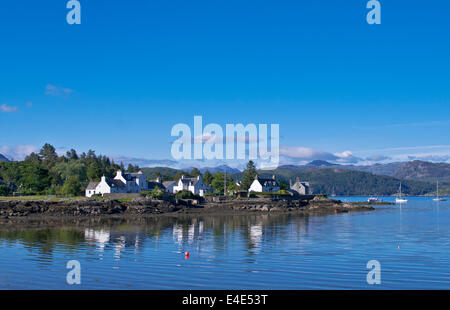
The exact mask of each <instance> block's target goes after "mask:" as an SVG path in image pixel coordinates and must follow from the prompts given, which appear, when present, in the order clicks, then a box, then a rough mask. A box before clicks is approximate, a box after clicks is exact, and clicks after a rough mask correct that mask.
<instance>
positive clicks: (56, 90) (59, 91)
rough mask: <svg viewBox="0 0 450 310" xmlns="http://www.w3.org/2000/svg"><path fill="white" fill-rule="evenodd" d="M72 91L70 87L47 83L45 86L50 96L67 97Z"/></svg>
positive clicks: (46, 92)
mask: <svg viewBox="0 0 450 310" xmlns="http://www.w3.org/2000/svg"><path fill="white" fill-rule="evenodd" d="M72 93H73V90H72V89H70V88H64V87H59V86H55V85H52V84H47V85H46V86H45V94H46V95H49V96H55V97H67V96H69V95H70V94H72Z"/></svg>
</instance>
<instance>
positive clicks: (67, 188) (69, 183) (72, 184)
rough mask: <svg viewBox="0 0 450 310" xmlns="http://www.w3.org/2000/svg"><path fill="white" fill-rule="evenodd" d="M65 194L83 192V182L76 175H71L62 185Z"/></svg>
mask: <svg viewBox="0 0 450 310" xmlns="http://www.w3.org/2000/svg"><path fill="white" fill-rule="evenodd" d="M62 193H63V195H67V196H79V195H81V193H82V188H81V182H80V180H79V179H78V177H77V176H76V175H73V176H70V177H69V178H68V179H67V180H66V182H64V185H63V187H62Z"/></svg>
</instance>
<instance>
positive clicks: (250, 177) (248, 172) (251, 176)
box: [241, 160, 257, 190]
mask: <svg viewBox="0 0 450 310" xmlns="http://www.w3.org/2000/svg"><path fill="white" fill-rule="evenodd" d="M256 175H257V172H256V167H255V163H254V162H253V161H251V160H250V161H249V162H248V164H247V169H245V170H244V172H243V175H242V183H241V188H242V189H244V190H248V189H249V188H250V185H252V183H253V181H254V180H255V176H256Z"/></svg>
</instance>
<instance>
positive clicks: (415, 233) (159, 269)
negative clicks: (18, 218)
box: [0, 197, 450, 289]
mask: <svg viewBox="0 0 450 310" xmlns="http://www.w3.org/2000/svg"><path fill="white" fill-rule="evenodd" d="M342 199H343V200H347V201H352V200H356V201H361V200H363V199H366V198H354V197H353V198H342ZM385 200H392V198H386V199H385ZM399 246H400V248H398V247H399ZM185 251H189V252H190V254H191V255H190V258H189V259H185V257H184V254H183V253H184V252H185ZM374 259H375V260H378V261H379V262H380V264H381V281H382V283H381V285H378V286H376V287H373V286H370V285H368V284H367V282H366V275H367V272H368V271H369V270H368V269H366V264H367V262H368V261H369V260H374ZM69 260H78V261H79V262H80V263H81V281H82V282H81V285H68V284H67V283H66V274H67V272H68V270H67V269H66V263H67V261H69ZM355 288H356V289H373V288H378V289H449V288H450V202H440V203H437V202H433V201H431V199H430V198H410V201H409V202H408V203H407V204H405V205H402V206H398V205H397V206H385V207H377V210H376V211H372V212H361V213H352V214H340V215H330V216H323V217H300V216H289V215H278V216H276V215H254V216H213V217H212V216H208V217H186V218H169V217H162V218H157V219H136V220H126V221H125V220H114V221H111V220H108V221H100V220H95V219H89V220H79V221H77V220H73V221H69V222H51V223H48V222H30V223H26V224H24V222H22V223H20V224H14V225H13V224H11V223H2V224H0V289H355Z"/></svg>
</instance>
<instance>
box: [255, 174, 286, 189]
mask: <svg viewBox="0 0 450 310" xmlns="http://www.w3.org/2000/svg"><path fill="white" fill-rule="evenodd" d="M248 191H249V192H257V193H262V192H273V193H274V192H278V191H280V185H279V184H278V182H277V180H276V178H275V175H274V176H273V177H272V178H271V179H265V178H260V177H259V176H258V175H256V176H255V180H254V181H253V183H252V185H250V188H249V189H248Z"/></svg>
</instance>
